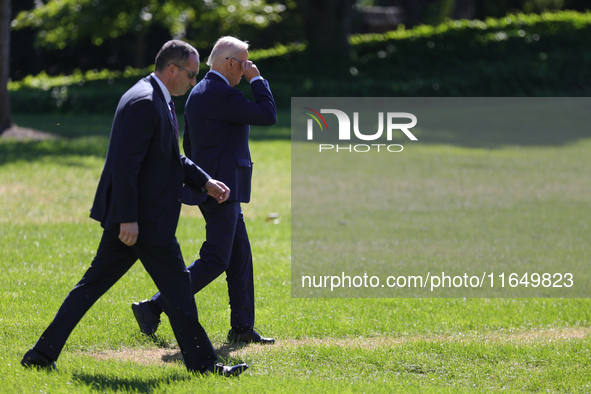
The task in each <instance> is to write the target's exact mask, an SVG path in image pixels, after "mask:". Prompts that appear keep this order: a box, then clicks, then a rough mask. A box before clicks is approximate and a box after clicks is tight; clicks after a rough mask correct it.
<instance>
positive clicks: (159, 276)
mask: <svg viewBox="0 0 591 394" xmlns="http://www.w3.org/2000/svg"><path fill="white" fill-rule="evenodd" d="M198 71H199V54H198V53H197V51H196V50H195V49H194V48H193V47H192V46H190V45H189V44H186V43H184V42H182V41H178V40H173V41H169V42H167V43H166V44H164V46H163V47H162V49H161V50H160V52H159V53H158V55H157V56H156V70H155V72H154V73H153V74H151V75H150V76H148V77H146V78H144V79H142V80H140V81H139V82H138V83H137V84H135V85H134V86H133V87H132V88H131V89H129V90H128V91H127V92H126V93H125V94H124V95H123V96H122V98H121V100H120V102H119V105H118V107H117V111H116V113H115V118H114V121H113V127H112V130H111V138H110V141H109V150H108V153H107V159H106V162H105V167H104V169H103V173H102V175H101V179H100V181H99V185H98V188H97V191H96V196H95V200H94V204H93V207H92V209H91V214H90V216H91V217H92V218H93V219H95V220H97V221H99V222H101V225H102V227H103V228H104V232H103V236H102V239H101V242H100V244H99V247H98V250H97V254H96V257H95V258H94V260H93V262H92V265H91V266H90V268H89V269H88V270H87V271H86V273H85V274H84V276H83V278H82V279H81V280H80V282H79V283H78V284H77V285H76V287H74V289H73V290H72V291H71V292H70V294H69V295H68V296H67V297H66V299H65V301H64V303H63V304H62V306H61V307H60V309H59V310H58V312H57V314H56V316H55V318H54V320H53V322H52V323H51V324H50V325H49V327H48V328H47V329H46V330H45V332H44V333H43V334H42V335H41V337H40V339H39V340H38V341H37V343H36V344H35V346H34V347H33V348H32V349H31V350H29V351H28V352H27V353H26V354H25V356H24V358H23V360H22V361H21V364H22V365H23V366H27V367H32V366H35V367H40V368H47V369H56V367H55V361H56V360H57V359H58V357H59V354H60V353H61V351H62V348H63V346H64V344H65V342H66V340H67V339H68V337H69V335H70V333H71V332H72V330H73V329H74V327H75V326H76V325H77V324H78V322H79V321H80V319H82V317H83V316H84V314H85V313H86V312H87V311H88V310H89V309H90V308H91V306H92V305H93V304H94V303H95V302H96V301H97V300H98V299H99V298H100V297H101V296H102V295H103V294H104V293H105V292H106V291H107V290H108V289H109V288H110V287H111V286H112V285H113V284H115V282H117V280H119V278H121V277H122V276H123V274H125V272H127V270H128V269H129V268H130V267H131V266H132V265H133V264H134V263H135V262H136V261H137V260H138V259H139V260H140V261H141V262H142V264H143V265H144V267H145V269H146V271H147V272H148V273H149V274H150V276H151V277H152V279H153V280H154V283H155V284H156V286H157V287H158V289H159V290H160V292H161V293H160V294H161V297H160V298H161V305H162V307H163V308H164V310H166V313H167V314H168V316H169V318H170V322H171V325H172V328H173V331H174V334H175V337H176V339H177V342H178V345H179V347H180V349H181V352H182V355H183V358H184V361H185V364H186V366H187V369H188V370H190V371H193V372H198V373H208V372H209V373H216V374H221V375H224V376H231V375H237V374H239V373H240V372H242V371H243V370H244V369H246V368H247V367H248V366H247V365H246V364H240V365H237V366H233V367H231V366H225V365H222V364H215V361H216V360H217V356H216V354H215V351H214V349H213V347H212V345H211V342H210V341H209V338H208V337H207V334H206V332H205V330H204V329H203V327H202V326H201V324H200V323H199V320H198V317H197V308H196V306H195V299H194V297H193V292H192V289H191V279H190V274H189V271H188V270H187V268H186V267H185V263H184V260H183V257H182V255H181V249H180V246H179V244H178V242H177V240H176V237H175V232H176V227H177V223H178V219H179V214H180V209H181V198H182V191H183V183H184V184H186V185H187V186H188V187H190V188H191V190H193V191H194V192H196V193H198V194H200V193H201V192H202V191H203V192H207V194H209V196H211V199H212V200H213V201H216V203H223V202H224V201H226V200H227V198H228V197H229V193H230V190H229V189H228V188H227V186H226V185H224V184H223V183H222V182H219V181H216V180H214V179H211V178H210V176H209V175H208V174H207V173H206V172H205V171H204V170H202V169H201V168H199V167H198V166H197V165H196V164H195V163H193V162H192V161H191V160H189V159H187V158H186V157H184V156H182V155H181V154H180V151H179V146H178V123H177V120H176V113H175V111H174V103H173V102H172V100H171V95H172V96H179V95H183V94H185V93H186V92H187V90H188V89H189V88H191V87H192V86H194V85H195V83H196V75H197V72H198ZM204 194H205V193H204Z"/></svg>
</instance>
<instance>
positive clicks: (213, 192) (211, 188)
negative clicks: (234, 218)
mask: <svg viewBox="0 0 591 394" xmlns="http://www.w3.org/2000/svg"><path fill="white" fill-rule="evenodd" d="M205 190H207V194H209V195H210V196H212V197H213V198H215V199H216V200H217V202H218V204H220V203H223V202H224V201H226V200H227V199H228V197H230V188H229V187H228V186H226V185H225V184H224V183H223V182H220V181H216V180H215V179H210V180H208V181H207V183H206V184H205Z"/></svg>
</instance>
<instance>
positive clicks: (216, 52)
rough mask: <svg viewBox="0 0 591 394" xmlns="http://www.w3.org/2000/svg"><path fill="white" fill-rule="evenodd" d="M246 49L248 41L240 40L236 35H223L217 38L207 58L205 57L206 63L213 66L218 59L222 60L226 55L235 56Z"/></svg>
mask: <svg viewBox="0 0 591 394" xmlns="http://www.w3.org/2000/svg"><path fill="white" fill-rule="evenodd" d="M247 49H248V42H247V41H241V40H239V39H237V38H236V37H232V36H224V37H221V38H220V39H218V40H217V41H216V43H215V45H214V46H213V49H212V50H211V54H210V55H209V58H207V65H208V66H209V67H213V65H214V64H216V63H218V62H219V61H223V60H225V59H226V58H228V57H236V56H238V55H239V54H240V53H241V52H242V51H245V50H247Z"/></svg>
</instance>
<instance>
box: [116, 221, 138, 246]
mask: <svg viewBox="0 0 591 394" xmlns="http://www.w3.org/2000/svg"><path fill="white" fill-rule="evenodd" d="M138 233H139V229H138V225H137V222H136V223H121V225H120V231H119V239H120V240H121V242H123V243H124V244H125V245H127V246H132V245H135V243H136V242H137V235H138Z"/></svg>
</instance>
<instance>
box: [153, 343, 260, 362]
mask: <svg viewBox="0 0 591 394" xmlns="http://www.w3.org/2000/svg"><path fill="white" fill-rule="evenodd" d="M246 346H249V345H246V344H243V343H225V344H223V345H221V346H218V347H216V348H215V352H216V354H217V355H218V357H219V358H220V359H221V362H223V363H225V364H240V363H243V362H245V361H244V360H242V359H238V358H236V357H232V356H231V355H230V354H231V353H232V352H235V351H236V350H240V349H242V348H244V347H246ZM257 346H258V345H257ZM263 346H264V345H263ZM162 361H164V362H165V363H178V362H183V361H184V360H183V355H182V354H181V352H180V350H179V351H178V352H176V353H173V354H165V355H163V356H162Z"/></svg>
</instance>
